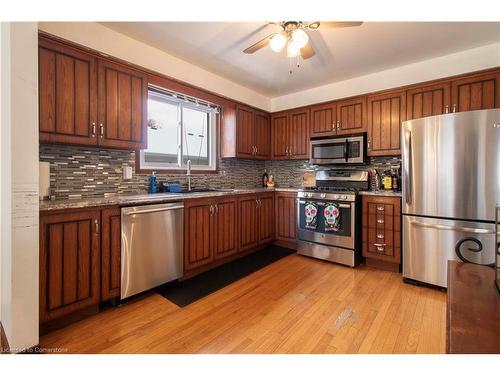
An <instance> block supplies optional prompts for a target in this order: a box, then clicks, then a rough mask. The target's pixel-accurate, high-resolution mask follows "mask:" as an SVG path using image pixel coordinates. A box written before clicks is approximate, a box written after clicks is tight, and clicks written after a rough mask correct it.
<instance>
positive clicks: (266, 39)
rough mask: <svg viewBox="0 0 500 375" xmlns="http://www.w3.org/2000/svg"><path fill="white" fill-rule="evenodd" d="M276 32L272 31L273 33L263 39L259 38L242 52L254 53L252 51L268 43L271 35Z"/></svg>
mask: <svg viewBox="0 0 500 375" xmlns="http://www.w3.org/2000/svg"><path fill="white" fill-rule="evenodd" d="M276 34H277V33H274V34H271V35H268V36H266V37H265V38H264V39H262V40H259V41H258V42H257V43H255V44H252V45H251V46H250V47H248V48H246V49H244V50H243V52H245V53H254V52H256V51H258V50H259V49H261V48H263V47H265V46H267V45H268V44H269V42H270V41H271V38H272V37H273V36H275V35H276Z"/></svg>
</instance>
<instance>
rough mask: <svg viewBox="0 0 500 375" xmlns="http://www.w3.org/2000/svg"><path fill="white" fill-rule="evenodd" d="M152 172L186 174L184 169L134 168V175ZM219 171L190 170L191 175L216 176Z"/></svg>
mask: <svg viewBox="0 0 500 375" xmlns="http://www.w3.org/2000/svg"><path fill="white" fill-rule="evenodd" d="M152 172H156V174H157V175H166V174H170V175H172V174H179V175H183V176H185V175H186V173H187V170H186V169H154V168H139V167H137V166H136V168H135V173H136V174H139V173H140V174H146V173H147V174H151V173H152ZM218 173H219V170H218V169H215V170H199V169H191V174H192V175H196V174H218Z"/></svg>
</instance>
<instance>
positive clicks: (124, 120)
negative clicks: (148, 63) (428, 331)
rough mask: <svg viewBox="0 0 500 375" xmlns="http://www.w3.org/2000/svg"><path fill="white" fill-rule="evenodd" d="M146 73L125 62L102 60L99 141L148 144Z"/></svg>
mask: <svg viewBox="0 0 500 375" xmlns="http://www.w3.org/2000/svg"><path fill="white" fill-rule="evenodd" d="M147 82H148V81H147V76H146V75H145V74H144V73H142V72H139V71H137V70H134V69H130V68H128V67H126V66H124V65H120V64H115V63H112V62H109V61H105V60H100V61H99V75H98V83H99V90H98V96H97V98H98V103H99V110H98V117H99V124H98V126H99V144H100V145H101V146H105V147H116V148H132V149H134V148H146V146H147V145H146V140H147V138H146V137H147V98H148V83H147Z"/></svg>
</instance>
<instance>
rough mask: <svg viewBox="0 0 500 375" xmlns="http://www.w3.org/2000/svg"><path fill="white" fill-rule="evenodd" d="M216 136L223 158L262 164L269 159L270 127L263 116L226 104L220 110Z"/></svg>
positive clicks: (242, 106)
mask: <svg viewBox="0 0 500 375" xmlns="http://www.w3.org/2000/svg"><path fill="white" fill-rule="evenodd" d="M220 134H221V146H220V154H221V157H223V158H234V157H236V158H240V159H258V160H266V159H270V157H271V124H270V117H269V115H268V114H267V113H265V112H261V111H258V110H255V109H253V108H250V107H247V106H244V105H239V104H238V105H235V106H234V104H233V105H231V104H229V103H228V105H227V106H225V107H224V108H223V115H222V121H221V132H220Z"/></svg>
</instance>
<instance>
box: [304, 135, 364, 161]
mask: <svg viewBox="0 0 500 375" xmlns="http://www.w3.org/2000/svg"><path fill="white" fill-rule="evenodd" d="M364 139H365V137H364V136H363V135H358V136H353V137H342V138H328V139H312V140H311V142H310V148H311V150H310V155H311V156H310V159H309V162H310V163H311V164H316V165H321V164H362V163H363V162H364V160H365V148H364V147H365V141H364Z"/></svg>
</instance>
